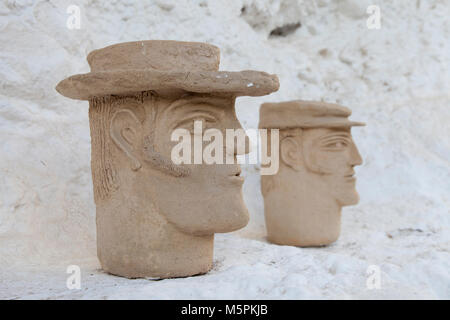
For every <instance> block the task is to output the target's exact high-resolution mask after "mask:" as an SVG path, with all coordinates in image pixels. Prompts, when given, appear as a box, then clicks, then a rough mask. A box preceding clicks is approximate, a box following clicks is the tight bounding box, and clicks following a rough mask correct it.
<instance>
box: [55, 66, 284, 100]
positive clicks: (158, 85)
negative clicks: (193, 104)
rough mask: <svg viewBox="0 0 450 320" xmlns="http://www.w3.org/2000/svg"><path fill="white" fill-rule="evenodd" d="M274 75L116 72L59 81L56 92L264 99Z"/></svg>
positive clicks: (274, 88) (89, 96) (78, 95)
mask: <svg viewBox="0 0 450 320" xmlns="http://www.w3.org/2000/svg"><path fill="white" fill-rule="evenodd" d="M279 86H280V84H279V81H278V77H277V76H276V75H271V74H268V73H265V72H260V71H251V70H245V71H240V72H227V71H190V72H189V71H183V72H165V71H156V70H119V71H102V72H90V73H86V74H77V75H74V76H71V77H69V78H67V79H64V80H62V81H61V82H60V83H58V85H57V86H56V90H57V91H58V92H59V93H60V94H62V95H63V96H66V97H68V98H72V99H78V100H90V99H92V98H94V97H101V96H106V95H126V94H132V93H135V92H140V91H148V90H155V91H157V90H166V89H181V90H185V91H188V92H197V93H230V94H233V95H235V96H263V95H267V94H269V93H272V92H274V91H277V90H278V88H279Z"/></svg>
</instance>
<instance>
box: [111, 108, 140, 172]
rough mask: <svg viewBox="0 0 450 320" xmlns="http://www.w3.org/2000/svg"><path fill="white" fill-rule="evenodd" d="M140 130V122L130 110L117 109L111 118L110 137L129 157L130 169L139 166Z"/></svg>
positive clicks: (138, 167)
mask: <svg viewBox="0 0 450 320" xmlns="http://www.w3.org/2000/svg"><path fill="white" fill-rule="evenodd" d="M141 130H142V124H141V122H140V121H139V119H138V118H137V117H136V115H135V114H134V112H133V111H131V110H128V109H121V110H118V111H117V112H116V113H114V115H113V116H112V118H111V123H110V126H109V133H110V136H111V139H112V140H113V141H114V143H115V144H116V146H117V147H119V149H120V150H122V151H123V152H124V153H125V155H126V156H127V157H128V158H129V159H130V162H131V169H132V170H134V171H136V170H139V169H140V168H141V163H140V161H139V160H138V158H137V154H138V145H139V137H140V133H141Z"/></svg>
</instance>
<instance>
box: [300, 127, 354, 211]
mask: <svg viewBox="0 0 450 320" xmlns="http://www.w3.org/2000/svg"><path fill="white" fill-rule="evenodd" d="M302 140H303V157H304V161H305V166H306V168H307V169H308V170H309V171H310V172H312V173H314V174H316V175H317V178H318V179H320V180H321V181H322V183H323V186H324V188H326V190H327V191H328V192H329V195H330V196H332V197H333V198H334V199H335V200H336V201H337V202H338V204H339V205H341V206H347V205H352V204H356V203H358V200H359V197H358V193H357V192H356V188H355V183H356V178H355V177H354V174H355V171H354V167H355V166H357V165H361V164H362V158H361V155H360V154H359V152H358V149H357V148H356V145H355V143H354V142H353V139H352V136H351V133H350V128H339V129H330V128H314V129H304V130H303V136H302Z"/></svg>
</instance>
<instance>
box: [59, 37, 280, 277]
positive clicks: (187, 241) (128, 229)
mask: <svg viewBox="0 0 450 320" xmlns="http://www.w3.org/2000/svg"><path fill="white" fill-rule="evenodd" d="M219 58H220V55H219V49H218V48H217V47H215V46H213V45H209V44H206V43H195V42H179V41H159V40H150V41H138V42H129V43H121V44H117V45H113V46H109V47H106V48H103V49H100V50H95V51H93V52H91V53H90V54H89V55H88V58H87V59H88V62H89V65H90V67H91V72H90V73H87V74H80V75H75V76H71V77H69V78H67V79H65V80H63V81H61V82H60V83H59V84H58V86H57V87H56V90H57V91H58V92H60V93H61V94H62V95H64V96H67V97H69V98H73V99H81V100H89V121H90V129H91V143H92V157H91V166H92V177H93V184H94V198H95V203H96V207H97V216H96V219H97V247H98V257H99V260H100V263H101V265H102V268H103V269H104V270H106V271H107V272H110V273H112V274H116V275H120V276H125V277H129V278H136V277H156V278H169V277H182V276H190V275H195V274H201V273H205V272H207V271H208V270H210V268H211V267H212V261H213V243H214V233H218V232H230V231H234V230H237V229H240V228H242V227H244V226H245V225H246V224H247V222H248V219H249V217H248V212H247V209H246V207H245V204H244V202H243V199H242V183H243V178H242V177H240V176H239V175H240V167H239V165H238V164H213V165H208V164H179V165H177V164H174V163H173V162H172V160H171V150H172V148H173V147H174V146H175V145H176V144H177V142H176V141H171V133H172V132H173V131H174V130H175V129H179V128H185V129H187V130H189V131H191V132H192V128H193V124H194V120H195V121H201V123H202V126H203V128H205V129H206V128H216V129H219V130H221V131H224V132H225V129H237V128H241V125H240V123H239V121H238V119H237V118H236V114H235V108H234V105H235V99H236V97H238V96H244V95H246V96H262V95H266V94H269V93H271V92H273V91H276V90H277V89H278V86H279V84H278V78H277V77H276V76H275V75H269V74H267V73H264V72H258V71H241V72H225V71H218V68H219ZM237 150H242V149H241V148H238V146H236V148H235V149H234V150H232V151H231V152H232V153H233V156H234V157H236V155H237V153H238V152H237ZM244 150H246V151H245V152H247V148H244ZM225 152H227V151H225ZM228 152H230V151H229V150H228ZM192 154H193V152H192ZM235 163H236V162H235Z"/></svg>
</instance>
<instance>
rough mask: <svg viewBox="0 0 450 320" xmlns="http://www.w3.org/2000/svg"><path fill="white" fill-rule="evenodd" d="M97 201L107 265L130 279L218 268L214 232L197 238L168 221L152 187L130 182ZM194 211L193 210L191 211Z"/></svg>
mask: <svg viewBox="0 0 450 320" xmlns="http://www.w3.org/2000/svg"><path fill="white" fill-rule="evenodd" d="M128 186H132V187H129V188H122V187H123V186H121V188H120V189H119V190H117V191H116V192H115V193H114V194H113V196H112V198H111V199H109V200H108V201H105V202H101V203H97V246H98V248H97V251H98V257H99V259H100V262H101V265H102V268H103V269H104V270H105V271H107V272H109V273H112V274H116V275H120V276H125V277H127V278H138V277H154V278H170V277H185V276H191V275H195V274H201V273H206V272H208V271H209V270H210V269H211V267H212V261H213V245H214V235H207V236H194V235H190V234H186V233H183V232H181V231H179V230H178V229H177V228H176V227H175V226H174V225H173V224H171V223H168V222H167V220H166V219H165V218H164V216H163V214H161V213H160V210H159V208H157V207H156V206H155V203H154V201H153V200H152V196H151V192H150V190H149V189H148V188H145V187H143V186H142V185H140V184H139V183H138V184H128ZM186 214H187V215H188V214H189V212H186Z"/></svg>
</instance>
